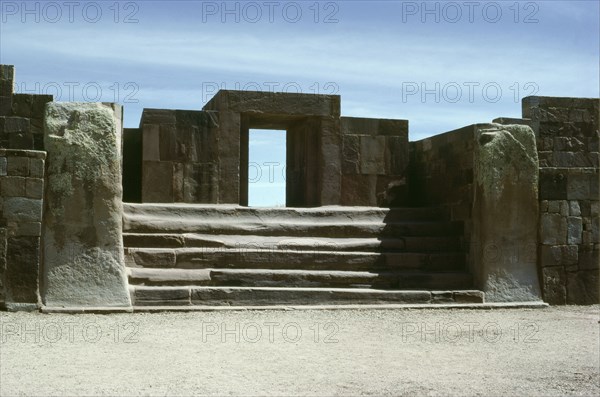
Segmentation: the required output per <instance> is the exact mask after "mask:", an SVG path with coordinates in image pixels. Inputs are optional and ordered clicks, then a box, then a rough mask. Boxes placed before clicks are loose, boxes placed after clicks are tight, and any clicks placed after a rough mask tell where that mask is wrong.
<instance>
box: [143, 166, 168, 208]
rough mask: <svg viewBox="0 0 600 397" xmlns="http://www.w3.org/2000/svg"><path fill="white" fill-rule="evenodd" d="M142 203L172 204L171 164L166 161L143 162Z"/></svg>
mask: <svg viewBox="0 0 600 397" xmlns="http://www.w3.org/2000/svg"><path fill="white" fill-rule="evenodd" d="M142 202H144V203H172V202H173V163H171V162H168V161H144V162H143V164H142Z"/></svg>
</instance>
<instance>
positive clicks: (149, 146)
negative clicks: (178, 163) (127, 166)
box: [142, 124, 160, 161]
mask: <svg viewBox="0 0 600 397" xmlns="http://www.w3.org/2000/svg"><path fill="white" fill-rule="evenodd" d="M142 131H143V138H142V139H143V140H142V146H143V150H142V153H143V157H142V160H143V161H160V129H159V126H158V125H157V124H144V127H143V130H142Z"/></svg>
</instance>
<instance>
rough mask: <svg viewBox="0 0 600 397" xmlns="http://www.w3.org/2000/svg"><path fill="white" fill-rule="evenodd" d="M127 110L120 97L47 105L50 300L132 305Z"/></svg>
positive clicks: (47, 288)
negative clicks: (125, 181) (124, 154)
mask: <svg viewBox="0 0 600 397" xmlns="http://www.w3.org/2000/svg"><path fill="white" fill-rule="evenodd" d="M121 116H122V113H121V108H120V107H118V106H114V105H113V104H101V103H73V102H68V103H50V104H48V105H47V107H46V115H45V141H44V143H45V146H46V150H47V152H48V154H47V158H46V166H47V168H46V171H47V189H46V192H45V193H46V194H45V197H44V205H45V211H44V219H43V223H42V224H43V228H44V230H43V234H44V274H43V280H44V285H45V288H44V297H43V299H44V303H45V305H46V306H47V307H56V306H59V307H73V306H75V307H78V306H79V307H81V306H83V307H130V306H131V302H130V296H129V291H128V286H127V275H126V269H125V264H124V252H123V238H122V222H123V204H122V202H121V197H122V180H121V152H120V147H121V140H122V138H121V136H122V128H121ZM35 201H37V202H40V200H35Z"/></svg>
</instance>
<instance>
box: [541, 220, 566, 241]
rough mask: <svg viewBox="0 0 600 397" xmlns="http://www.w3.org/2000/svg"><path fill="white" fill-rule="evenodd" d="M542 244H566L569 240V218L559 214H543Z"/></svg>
mask: <svg viewBox="0 0 600 397" xmlns="http://www.w3.org/2000/svg"><path fill="white" fill-rule="evenodd" d="M540 238H541V240H542V244H547V245H564V244H566V242H567V219H566V218H565V217H563V216H561V215H559V214H542V216H541V225H540Z"/></svg>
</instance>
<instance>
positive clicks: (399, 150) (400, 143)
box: [385, 136, 409, 175]
mask: <svg viewBox="0 0 600 397" xmlns="http://www.w3.org/2000/svg"><path fill="white" fill-rule="evenodd" d="M385 146H386V147H385V149H386V150H385V164H386V165H385V170H386V174H388V175H405V174H406V169H407V167H408V160H409V158H408V156H409V155H408V140H407V139H406V138H404V137H396V136H390V137H387V138H386V145H385Z"/></svg>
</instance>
